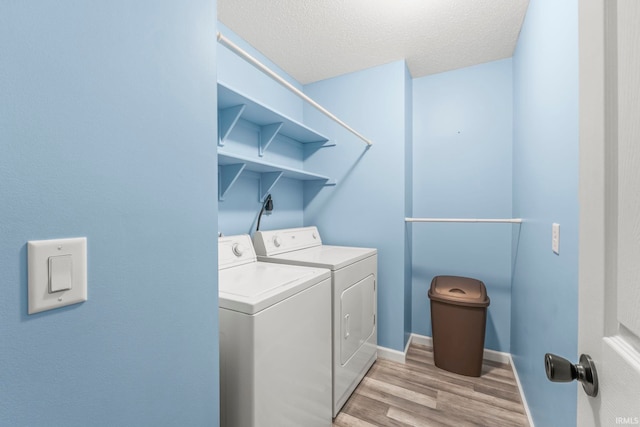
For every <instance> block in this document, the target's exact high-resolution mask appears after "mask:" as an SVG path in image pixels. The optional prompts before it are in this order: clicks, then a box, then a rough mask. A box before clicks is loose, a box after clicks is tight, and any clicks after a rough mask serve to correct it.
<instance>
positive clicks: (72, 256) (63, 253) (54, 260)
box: [27, 237, 87, 314]
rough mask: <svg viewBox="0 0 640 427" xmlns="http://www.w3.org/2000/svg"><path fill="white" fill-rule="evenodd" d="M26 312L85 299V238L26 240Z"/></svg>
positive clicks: (47, 308)
mask: <svg viewBox="0 0 640 427" xmlns="http://www.w3.org/2000/svg"><path fill="white" fill-rule="evenodd" d="M27 271H28V289H29V298H28V302H29V306H28V311H29V314H34V313H39V312H41V311H45V310H51V309H53V308H58V307H64V306H65V305H71V304H77V303H79V302H82V301H86V300H87V239H86V238H85V237H79V238H74V239H55V240H30V241H29V242H28V244H27Z"/></svg>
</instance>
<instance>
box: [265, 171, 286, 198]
mask: <svg viewBox="0 0 640 427" xmlns="http://www.w3.org/2000/svg"><path fill="white" fill-rule="evenodd" d="M282 174H283V172H282V171H279V172H263V173H261V174H260V200H259V202H260V203H262V202H264V199H266V198H267V194H269V193H270V192H271V189H272V188H273V187H274V185H276V183H277V182H278V180H279V179H280V178H281V177H282Z"/></svg>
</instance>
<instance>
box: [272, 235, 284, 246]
mask: <svg viewBox="0 0 640 427" xmlns="http://www.w3.org/2000/svg"><path fill="white" fill-rule="evenodd" d="M281 244H282V239H281V238H280V236H275V237H274V238H273V246H275V247H276V248H279V247H280V245H281Z"/></svg>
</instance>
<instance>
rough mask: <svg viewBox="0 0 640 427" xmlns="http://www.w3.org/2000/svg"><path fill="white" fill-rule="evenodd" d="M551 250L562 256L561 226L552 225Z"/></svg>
mask: <svg viewBox="0 0 640 427" xmlns="http://www.w3.org/2000/svg"><path fill="white" fill-rule="evenodd" d="M551 250H552V251H553V252H554V253H556V254H558V255H560V224H558V223H555V222H554V223H553V224H552V225H551Z"/></svg>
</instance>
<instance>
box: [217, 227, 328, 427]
mask: <svg viewBox="0 0 640 427" xmlns="http://www.w3.org/2000/svg"><path fill="white" fill-rule="evenodd" d="M218 251H219V257H218V258H219V275H218V278H219V307H220V415H221V425H222V426H223V427H274V426H292V427H293V426H295V427H298V426H318V427H320V426H322V427H328V426H331V422H332V401H331V385H332V384H331V314H330V313H331V273H330V271H329V270H328V269H324V268H318V267H301V266H293V265H279V264H273V263H266V262H258V261H257V259H256V254H255V251H254V249H253V245H252V244H251V238H250V237H249V236H248V235H239V236H228V237H220V238H219V239H218Z"/></svg>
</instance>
